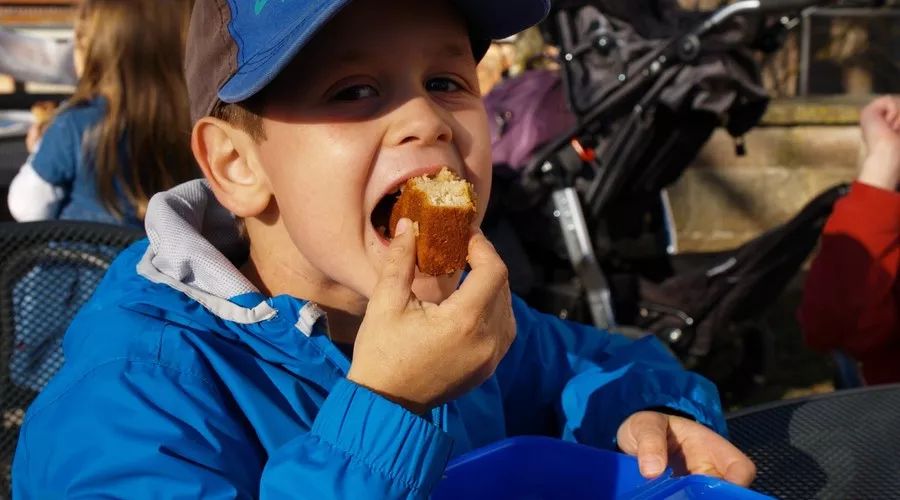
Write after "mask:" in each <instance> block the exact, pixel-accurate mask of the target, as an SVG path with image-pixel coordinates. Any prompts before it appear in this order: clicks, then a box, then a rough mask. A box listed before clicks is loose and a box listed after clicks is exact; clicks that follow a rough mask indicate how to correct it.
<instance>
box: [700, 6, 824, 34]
mask: <svg viewBox="0 0 900 500" xmlns="http://www.w3.org/2000/svg"><path fill="white" fill-rule="evenodd" d="M824 3H826V2H825V0H738V1H737V2H734V3H732V4H729V5H726V6H725V7H722V8H721V9H719V10H717V11H716V12H715V13H713V15H712V16H710V17H709V18H708V19H707V20H706V21H705V22H703V23H702V24H701V25H700V26H698V27H697V28H696V29H695V30H694V32H693V33H691V35H693V36H696V37H700V36H703V35H704V34H706V33H707V32H708V31H710V30H712V29H713V28H715V27H717V26H719V25H721V24H722V23H724V22H725V21H727V20H728V19H730V18H732V17H734V16H736V15H740V14H744V13H750V12H758V13H763V14H776V13H788V12H796V11H800V10H803V9H805V8H807V7H812V6H814V5H820V4H824Z"/></svg>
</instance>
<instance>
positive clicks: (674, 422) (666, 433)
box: [617, 411, 756, 486]
mask: <svg viewBox="0 0 900 500" xmlns="http://www.w3.org/2000/svg"><path fill="white" fill-rule="evenodd" d="M617 439H618V442H619V448H621V449H622V451H624V452H625V453H628V454H629V455H636V456H637V458H638V464H639V466H640V470H641V475H643V476H644V477H646V478H654V477H656V476H659V475H660V474H662V472H663V470H664V469H665V468H666V464H667V463H669V462H670V461H671V466H672V469H673V470H674V471H675V473H676V474H705V475H708V476H715V477H720V478H723V479H725V480H726V481H731V482H732V483H735V484H739V485H741V486H749V485H750V483H751V482H753V478H754V477H756V466H754V465H753V462H751V461H750V459H749V458H747V456H746V455H744V454H743V453H742V452H741V451H740V450H738V449H737V448H735V447H734V445H733V444H731V443H730V442H728V440H727V439H725V438H723V437H722V436H720V435H718V434H716V433H715V432H713V431H712V430H711V429H709V428H707V427H706V426H704V425H702V424H699V423H697V422H694V421H693V420H688V419H686V418H682V417H676V416H672V415H666V414H664V413H658V412H654V411H640V412H637V413H635V414H634V415H631V416H630V417H628V419H626V420H625V422H623V423H622V425H621V426H619V431H618V433H617Z"/></svg>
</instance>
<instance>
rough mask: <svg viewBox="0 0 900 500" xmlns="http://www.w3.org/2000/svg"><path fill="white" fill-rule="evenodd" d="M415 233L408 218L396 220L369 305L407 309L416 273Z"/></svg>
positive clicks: (400, 309) (398, 309)
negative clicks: (392, 236)
mask: <svg viewBox="0 0 900 500" xmlns="http://www.w3.org/2000/svg"><path fill="white" fill-rule="evenodd" d="M416 232H417V227H416V226H415V225H414V224H413V223H412V221H410V220H409V219H406V218H403V219H400V220H399V221H397V226H396V227H395V228H394V238H393V239H392V240H391V244H390V246H389V247H388V251H387V255H386V256H385V258H384V263H383V264H382V266H381V272H380V274H379V277H378V283H376V284H375V291H374V293H373V294H372V297H371V299H370V300H369V304H370V305H372V306H374V307H376V308H379V309H381V310H391V311H397V312H399V311H402V310H403V309H404V308H406V305H407V304H408V303H409V297H410V295H411V294H412V291H411V287H412V281H413V278H414V277H415V272H416Z"/></svg>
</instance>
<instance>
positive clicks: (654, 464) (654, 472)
mask: <svg viewBox="0 0 900 500" xmlns="http://www.w3.org/2000/svg"><path fill="white" fill-rule="evenodd" d="M640 467H641V472H642V473H643V474H645V475H650V476H658V475H659V474H661V473H662V471H663V468H664V466H663V463H662V460H660V459H659V458H657V457H649V458H645V459H644V460H641V463H640Z"/></svg>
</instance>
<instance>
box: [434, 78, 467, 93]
mask: <svg viewBox="0 0 900 500" xmlns="http://www.w3.org/2000/svg"><path fill="white" fill-rule="evenodd" d="M425 88H426V89H428V91H429V92H459V91H460V90H462V85H460V84H459V83H456V81H454V80H452V79H450V78H432V79H430V80H428V81H427V82H426V83H425Z"/></svg>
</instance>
